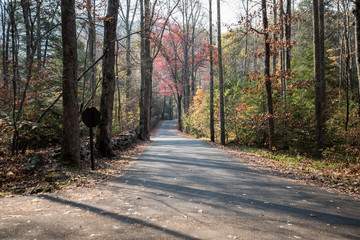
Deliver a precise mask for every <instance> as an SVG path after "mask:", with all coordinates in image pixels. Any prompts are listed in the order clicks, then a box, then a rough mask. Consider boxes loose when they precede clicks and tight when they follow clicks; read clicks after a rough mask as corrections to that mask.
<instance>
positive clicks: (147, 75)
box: [140, 0, 153, 140]
mask: <svg viewBox="0 0 360 240" xmlns="http://www.w3.org/2000/svg"><path fill="white" fill-rule="evenodd" d="M140 4H141V7H140V10H141V94H140V95H141V99H140V138H141V139H143V140H149V139H150V127H151V103H152V96H151V95H152V94H151V93H152V70H153V65H152V63H153V61H152V58H151V46H150V41H151V30H150V27H151V14H150V0H140Z"/></svg>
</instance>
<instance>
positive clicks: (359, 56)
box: [354, 0, 360, 119]
mask: <svg viewBox="0 0 360 240" xmlns="http://www.w3.org/2000/svg"><path fill="white" fill-rule="evenodd" d="M354 15H355V52H356V68H357V78H358V117H359V119H360V0H355V10H354Z"/></svg>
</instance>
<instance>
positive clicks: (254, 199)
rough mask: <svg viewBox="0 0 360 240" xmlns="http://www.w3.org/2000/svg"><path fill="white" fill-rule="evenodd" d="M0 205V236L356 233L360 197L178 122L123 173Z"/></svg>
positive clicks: (337, 235)
mask: <svg viewBox="0 0 360 240" xmlns="http://www.w3.org/2000/svg"><path fill="white" fill-rule="evenodd" d="M0 203H1V205H0V210H1V211H2V212H1V213H0V214H1V222H0V239H216V240H218V239H326V240H328V239H360V201H359V200H356V199H354V198H352V197H348V196H346V195H342V194H338V193H330V192H327V191H326V190H324V189H322V188H319V187H314V186H309V185H304V184H303V183H300V182H298V181H296V180H292V179H289V178H284V177H281V176H277V174H276V173H275V172H270V171H266V170H261V169H260V168H257V167H256V165H255V164H254V163H250V162H248V161H246V160H243V159H238V158H234V157H232V156H230V155H228V154H226V153H224V152H223V151H221V150H218V149H216V148H213V147H211V146H209V145H208V144H206V143H203V142H201V141H199V140H194V139H186V138H182V137H180V136H179V135H178V134H177V133H176V131H174V121H165V122H163V124H162V126H161V127H160V129H159V131H158V133H157V136H156V137H155V138H154V139H153V142H152V143H151V144H150V145H149V147H148V148H147V150H146V151H145V152H144V153H143V154H142V156H141V157H140V159H138V160H137V161H136V162H135V163H134V164H133V165H132V166H131V167H130V169H129V171H128V173H127V174H126V175H124V176H121V177H119V178H116V179H114V180H112V181H108V182H107V183H106V184H102V185H97V186H95V187H92V188H88V189H81V190H67V191H64V192H61V193H58V194H49V195H41V196H30V197H16V198H12V199H0ZM11 210H12V212H11ZM14 211H15V212H14Z"/></svg>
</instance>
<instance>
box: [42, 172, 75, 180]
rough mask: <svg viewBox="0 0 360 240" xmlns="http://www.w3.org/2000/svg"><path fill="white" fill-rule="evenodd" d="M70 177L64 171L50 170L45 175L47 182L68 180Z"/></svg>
mask: <svg viewBox="0 0 360 240" xmlns="http://www.w3.org/2000/svg"><path fill="white" fill-rule="evenodd" d="M69 178H70V177H69V176H68V175H66V174H65V173H62V172H56V171H54V172H48V173H47V174H46V176H45V181H46V182H56V181H66V180H68V179H69Z"/></svg>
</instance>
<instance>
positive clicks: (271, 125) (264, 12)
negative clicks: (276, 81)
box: [261, 0, 275, 151]
mask: <svg viewBox="0 0 360 240" xmlns="http://www.w3.org/2000/svg"><path fill="white" fill-rule="evenodd" d="M261 6H262V17H263V28H264V30H263V31H264V36H265V68H264V78H265V87H266V97H267V109H268V128H269V129H268V131H269V132H268V134H269V148H270V150H271V151H274V150H275V126H274V110H273V99H272V87H271V79H270V39H269V33H268V19H267V10H266V0H262V1H261Z"/></svg>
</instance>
